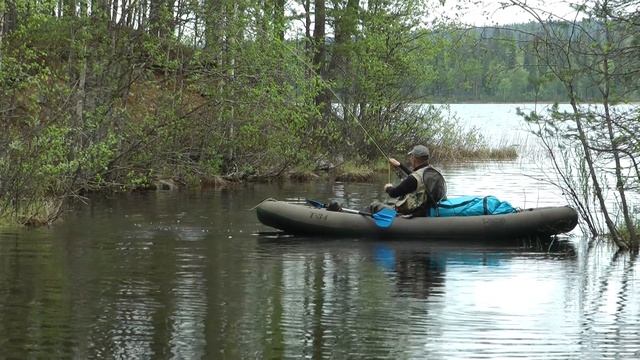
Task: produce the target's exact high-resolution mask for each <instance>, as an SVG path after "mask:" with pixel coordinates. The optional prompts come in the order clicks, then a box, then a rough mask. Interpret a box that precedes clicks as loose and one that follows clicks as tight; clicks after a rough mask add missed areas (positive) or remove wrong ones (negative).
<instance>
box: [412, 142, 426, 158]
mask: <svg viewBox="0 0 640 360" xmlns="http://www.w3.org/2000/svg"><path fill="white" fill-rule="evenodd" d="M408 155H413V156H415V157H419V158H423V157H429V148H427V147H426V146H424V145H416V146H414V147H413V149H411V151H409V154H408Z"/></svg>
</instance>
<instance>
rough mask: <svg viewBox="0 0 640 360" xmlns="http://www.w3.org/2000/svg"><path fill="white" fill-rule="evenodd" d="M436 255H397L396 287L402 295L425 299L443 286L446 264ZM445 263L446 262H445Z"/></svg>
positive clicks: (402, 253)
mask: <svg viewBox="0 0 640 360" xmlns="http://www.w3.org/2000/svg"><path fill="white" fill-rule="evenodd" d="M443 260H444V259H443V258H441V257H440V256H439V254H437V253H429V252H423V253H417V254H414V253H411V252H406V251H400V252H398V253H397V258H396V264H395V275H396V287H397V289H398V292H399V293H401V294H403V295H410V296H413V297H416V298H421V299H426V298H427V297H429V295H430V294H431V293H432V292H433V291H434V290H436V289H438V288H441V287H442V286H443V284H444V274H445V271H446V263H445V262H443ZM445 261H446V260H445Z"/></svg>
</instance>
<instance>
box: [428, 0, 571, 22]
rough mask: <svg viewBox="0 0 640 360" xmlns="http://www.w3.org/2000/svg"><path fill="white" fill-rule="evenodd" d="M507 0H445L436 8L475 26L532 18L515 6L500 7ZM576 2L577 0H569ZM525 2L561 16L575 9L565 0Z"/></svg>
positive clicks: (528, 0) (569, 15)
mask: <svg viewBox="0 0 640 360" xmlns="http://www.w3.org/2000/svg"><path fill="white" fill-rule="evenodd" d="M508 2H509V1H507V0H493V1H491V0H446V1H445V4H444V5H443V6H439V7H438V9H439V10H440V11H442V13H441V15H442V16H446V17H449V18H452V19H456V20H458V21H460V22H462V23H465V24H468V25H475V26H488V25H505V24H513V23H522V22H528V21H531V20H533V17H532V16H531V15H529V14H527V13H526V12H525V11H523V10H521V9H519V8H516V7H513V6H511V7H507V8H502V6H501V3H508ZM571 2H573V3H576V2H578V1H575V0H571ZM526 3H527V4H528V5H531V6H533V7H535V8H538V9H539V10H540V12H541V13H543V14H544V13H545V12H553V13H554V14H556V15H560V16H562V17H569V18H570V17H571V16H572V15H573V14H575V11H574V10H573V9H572V8H571V7H570V6H569V4H568V1H565V0H550V1H541V0H527V1H526Z"/></svg>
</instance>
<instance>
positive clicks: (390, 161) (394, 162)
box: [389, 158, 400, 167]
mask: <svg viewBox="0 0 640 360" xmlns="http://www.w3.org/2000/svg"><path fill="white" fill-rule="evenodd" d="M389 164H391V165H393V166H395V167H398V166H400V161H398V160H396V159H394V158H389Z"/></svg>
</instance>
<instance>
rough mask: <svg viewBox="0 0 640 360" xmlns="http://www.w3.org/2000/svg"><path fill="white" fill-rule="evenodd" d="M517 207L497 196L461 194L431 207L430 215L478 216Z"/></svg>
mask: <svg viewBox="0 0 640 360" xmlns="http://www.w3.org/2000/svg"><path fill="white" fill-rule="evenodd" d="M514 212H516V209H515V208H514V207H513V206H511V204H509V203H508V202H506V201H500V200H498V198H496V197H495V196H492V195H489V196H460V197H455V198H448V199H446V200H442V201H440V202H439V203H438V206H437V207H435V208H430V209H429V216H442V217H444V216H476V215H498V214H510V213H514Z"/></svg>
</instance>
